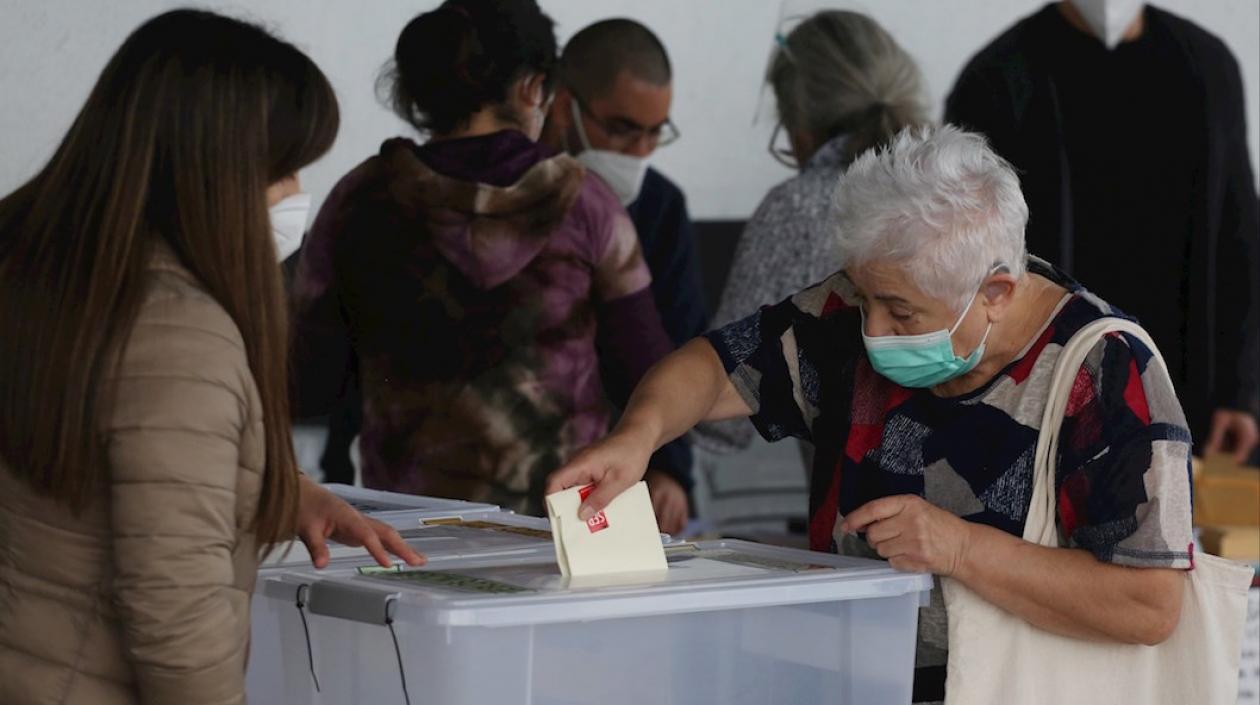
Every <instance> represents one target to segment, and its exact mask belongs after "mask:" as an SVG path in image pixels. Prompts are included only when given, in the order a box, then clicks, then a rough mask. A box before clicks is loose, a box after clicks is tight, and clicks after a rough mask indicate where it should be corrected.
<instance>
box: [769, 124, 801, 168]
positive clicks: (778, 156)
mask: <svg viewBox="0 0 1260 705" xmlns="http://www.w3.org/2000/svg"><path fill="white" fill-rule="evenodd" d="M782 134H787V133H785V132H784V131H783V123H781V122H780V123H778V124H776V125H775V126H774V132H771V133H770V146H769V149H770V156H772V157H774V160H775V161H776V162H778V163H780V164H782V165H783V166H785V167H787V168H789V169H799V168H801V165H800V163H798V162H797V161H796V152H794V151H792V146H791V144H789V145H788V146H787V147H782V146H780V145H778V144H777V143H778V141H779V135H782Z"/></svg>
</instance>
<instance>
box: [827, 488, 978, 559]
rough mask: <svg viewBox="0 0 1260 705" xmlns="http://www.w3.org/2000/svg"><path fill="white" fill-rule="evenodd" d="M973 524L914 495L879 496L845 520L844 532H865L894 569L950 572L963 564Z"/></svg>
mask: <svg viewBox="0 0 1260 705" xmlns="http://www.w3.org/2000/svg"><path fill="white" fill-rule="evenodd" d="M970 527H971V525H970V523H968V522H967V521H966V520H964V519H960V518H958V517H956V516H954V515H953V514H950V513H949V512H947V511H945V510H944V509H941V508H940V507H937V506H935V505H933V504H930V503H929V502H928V501H927V500H925V499H923V498H922V497H919V496H918V495H896V496H893V497H882V498H880V499H876V500H873V501H871V502H867V503H866V504H863V505H862V506H861V507H858V508H857V509H855V510H854V511H853V512H852V513H850V514H849V515H848V516H847V517H845V519H844V523H843V524H841V525H840V529H841V530H842V531H845V532H846V533H853V534H856V533H858V532H861V531H865V532H866V542H867V543H869V544H870V545H871V548H873V549H875V551H876V552H878V553H879V555H880V556H882V557H884V558H886V559H888V563H889V564H890V565H892V567H893V568H896V569H897V570H904V571H909V572H916V573H933V574H935V575H953V574H954V573H956V572H957V571H958V570H959V569H960V568H961V567H962V565H963V563H964V560H965V559H966V555H967V548H968V545H969V543H970V533H971V529H970Z"/></svg>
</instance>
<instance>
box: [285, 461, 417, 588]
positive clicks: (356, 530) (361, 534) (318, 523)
mask: <svg viewBox="0 0 1260 705" xmlns="http://www.w3.org/2000/svg"><path fill="white" fill-rule="evenodd" d="M300 485H301V498H300V499H299V505H298V538H300V539H302V543H304V544H306V550H307V551H309V552H310V554H311V563H312V564H314V566H315V567H316V568H324V567H326V566H327V565H328V559H329V557H328V540H329V539H332V540H333V541H336V542H337V543H340V544H344V545H346V546H362V547H363V548H366V549H367V552H368V553H370V554H372V557H373V558H375V559H376V562H377V563H379V564H380V565H381V566H382V567H385V568H388V567H389V566H391V565H393V564H394V562H393V560H392V559H391V558H390V556H389V554H390V553H393V554H394V555H396V556H398V557H399V558H401V559H403V560H404V561H406V563H407V565H409V566H412V567H417V566H422V565H424V563H425V558H424V556H422V555H420V554H419V553H417V552H416V551H415V550H414V549H412V548H411V546H409V545H407V542H406V541H404V540H403V538H402V536H399V535H398V532H397V531H395V530H394V528H393V527H391V526H389V525H387V524H383V523H381V522H379V521H377V520H375V519H369V518H367V517H365V516H363V515H362V514H360V513H359V512H358V510H356V509H355V508H354V507H351V506H350V505H349V504H347V503H346V502H345V500H343V499H341V498H340V497H338V496H337V495H335V494H333V493H331V492H329V491H328V490H326V489H324V488H323V487H320V486H319V485H318V484H317V483H315V482H314V481H312V480H310V479H308V478H307V477H305V476H303V477H302V479H301V483H300Z"/></svg>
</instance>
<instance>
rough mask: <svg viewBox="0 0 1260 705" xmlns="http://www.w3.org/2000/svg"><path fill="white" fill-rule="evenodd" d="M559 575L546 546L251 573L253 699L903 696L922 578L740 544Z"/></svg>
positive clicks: (629, 704) (535, 704)
mask: <svg viewBox="0 0 1260 705" xmlns="http://www.w3.org/2000/svg"><path fill="white" fill-rule="evenodd" d="M665 550H666V554H667V558H668V564H669V569H668V571H665V572H655V573H643V574H623V575H617V576H605V577H600V578H586V579H582V578H565V577H562V576H561V575H560V572H559V570H558V568H557V566H556V562H555V555H554V552H553V551H552V550H551V547H550V546H548V547H546V548H539V549H530V550H524V551H519V552H514V553H500V554H498V555H485V556H477V557H467V556H457V557H449V556H443V555H438V554H434V555H432V556H431V557H430V558H431V560H430V563H429V565H428V566H426V567H425V568H423V569H419V570H415V569H395V570H382V569H378V568H374V567H372V566H370V565H366V564H365V563H364V562H363V561H359V563H358V565H354V566H352V565H349V564H348V563H346V562H342V563H341V564H338V565H337V566H334V567H331V568H330V569H328V570H324V571H314V570H305V569H302V570H298V569H294V570H288V571H273V572H272V573H271V574H269V575H267V576H264V577H263V578H261V579H260V583H259V586H258V588H257V594H256V597H255V606H256V607H259V606H260V603H262V604H261V607H260V609H256V611H255V619H256V620H259V625H260V626H261V625H265V628H264V631H265V632H266V637H265V638H262V639H260V638H259V633H258V632H259V629H258V628H257V627H256V629H255V641H254V648H255V649H263V650H267V651H268V652H269V653H271V654H272V657H271V659H270V660H271V661H273V664H272V665H271V667H270V668H268V669H267V671H266V672H265V673H262V672H260V673H258V674H255V673H254V672H253V671H251V691H250V693H249V695H250V699H251V702H267V703H328V704H332V703H369V702H370V703H405V702H408V701H409V702H410V703H413V704H416V703H496V704H499V705H504V704H521V705H525V704H528V705H575V704H577V703H591V702H599V703H602V704H612V705H649V704H652V703H687V704H689V705H690V704H699V703H714V704H717V703H721V704H723V705H727V704H732V703H734V704H744V703H746V704H749V705H751V704H757V705H762V704H764V705H770V704H772V703H773V704H775V705H779V704H783V703H802V704H804V703H809V704H810V705H813V704H814V703H822V702H827V703H894V704H895V703H909V702H910V697H911V684H912V679H913V672H914V652H915V630H916V620H917V616H918V608H919V606H920V605H921V604H924V603H925V601H926V599H927V597H928V594H929V592H930V590H931V586H932V582H931V578H930V577H929V576H927V575H920V574H911V573H899V572H897V571H894V570H892V569H891V568H889V567H888V565H887V564H886V563H883V562H879V561H869V560H863V559H856V558H846V557H841V556H834V555H829V554H819V553H811V552H808V551H799V550H793V549H784V548H776V547H771V546H765V545H761V544H753V543H745V542H741V541H710V542H701V543H694V544H691V543H681V544H672V545H668V546H667V547H666V549H665Z"/></svg>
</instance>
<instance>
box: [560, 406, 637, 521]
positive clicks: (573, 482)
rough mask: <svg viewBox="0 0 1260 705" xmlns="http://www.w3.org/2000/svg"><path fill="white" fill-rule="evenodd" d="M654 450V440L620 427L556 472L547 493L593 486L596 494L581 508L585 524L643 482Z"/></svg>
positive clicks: (580, 517)
mask: <svg viewBox="0 0 1260 705" xmlns="http://www.w3.org/2000/svg"><path fill="white" fill-rule="evenodd" d="M653 450H655V448H654V447H653V444H652V442H651V441H648V440H646V439H645V438H644V437H641V436H637V435H636V434H635V433H634V432H633V431H629V430H623V429H620V428H618V429H617V430H614V431H613V432H612V433H611V434H609V435H608V437H606V438H604V440H602V441H599V442H597V443H595V444H593V445H591V446H589V447H587V448H586V449H585V450H583V451H582V452H581V453H578V454H577V457H575V458H574V459H573V460H571V461H570V462H569V463H568V464H567V465H565V466H564V467H562V468H560V469H559V470H557V471H556V472H555V473H553V474H552V475H551V477H550V478H548V480H547V494H552V493H554V492H559V491H561V490H566V489H568V488H570V487H576V486H583V485H590V484H594V485H595V491H594V492H591V494H590V496H589V497H587V498H586V501H584V502H582V506H581V507H580V508H579V509H578V518H579V519H581V520H582V521H586V520H587V519H590V518H591V517H593V516H595V515H596V514H597V513H599V512H600V511H601V510H602V509H604V508H605V507H607V506H608V503H609V502H611V501H613V500H614V499H615V498H616V497H617V495H620V494H621V493H622V492H625V491H626V490H628V489H630V488H631V487H633V486H634V485H635V483H637V482H639V481H640V480H642V479H643V475H644V474H645V473H646V472H647V465H648V460H649V459H650V458H651V457H652V452H653Z"/></svg>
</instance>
